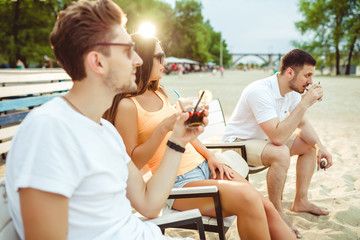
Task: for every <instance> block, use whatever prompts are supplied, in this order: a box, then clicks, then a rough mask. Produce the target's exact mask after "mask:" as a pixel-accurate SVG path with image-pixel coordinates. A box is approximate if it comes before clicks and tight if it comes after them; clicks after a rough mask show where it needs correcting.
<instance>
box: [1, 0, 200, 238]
mask: <svg viewBox="0 0 360 240" xmlns="http://www.w3.org/2000/svg"><path fill="white" fill-rule="evenodd" d="M125 23H126V16H125V14H124V13H123V11H122V10H121V8H120V7H119V6H118V5H116V4H115V3H114V2H112V1H111V0H99V1H78V2H73V3H72V4H71V5H70V6H69V7H67V8H66V10H64V11H61V12H60V13H59V15H58V18H57V21H56V23H55V26H54V28H53V30H52V32H51V35H50V42H51V45H52V47H53V49H54V52H55V56H56V58H57V59H58V61H59V62H60V64H61V65H62V67H63V68H64V69H65V70H66V72H67V73H68V74H69V75H70V76H71V78H72V79H73V87H72V88H71V90H70V91H69V92H68V93H66V95H64V96H63V97H58V98H54V99H53V100H50V101H49V102H48V103H46V104H44V105H42V106H41V107H39V108H37V109H34V110H32V111H31V112H30V113H29V114H28V115H27V117H26V118H25V120H24V121H23V122H22V123H21V125H20V128H19V130H18V132H17V133H16V134H15V137H14V139H13V142H12V147H11V150H10V152H9V155H8V157H7V162H6V176H5V177H6V191H7V195H8V200H9V208H10V213H11V217H12V219H13V222H14V225H15V228H16V230H17V232H18V233H19V235H20V238H21V239H70V240H71V239H75V240H78V239H106V240H107V239H111V240H112V239H126V240H127V239H141V240H147V239H148V240H154V239H155V240H160V239H161V240H164V239H172V238H170V237H165V236H163V235H162V233H161V230H160V228H158V227H157V226H156V225H155V224H153V223H149V222H143V221H141V220H140V219H139V218H138V217H136V216H135V215H133V214H132V207H133V208H134V209H136V210H138V212H140V213H141V214H143V215H144V216H146V217H149V218H153V217H157V216H158V214H159V212H160V210H161V209H162V207H163V205H164V204H165V202H166V200H167V198H168V194H169V192H170V190H171V188H172V186H173V184H174V181H175V178H176V172H177V170H178V166H179V163H180V160H181V156H182V153H181V151H179V149H181V148H183V147H184V146H185V145H186V143H188V142H189V141H192V140H193V139H195V137H196V136H197V135H198V134H200V133H201V132H202V130H203V128H202V127H199V128H197V129H195V130H188V129H186V128H185V124H184V122H185V121H186V119H187V118H188V114H181V113H179V114H178V113H175V114H174V115H173V122H172V124H173V126H174V131H173V132H172V134H171V136H170V137H169V140H168V143H171V145H170V146H169V147H167V148H166V150H165V154H164V157H163V161H162V162H161V165H160V167H159V171H157V172H156V173H155V174H154V176H153V177H152V178H151V179H150V180H149V181H148V182H147V183H145V182H144V180H143V178H142V175H141V174H140V172H139V171H138V169H137V167H136V166H135V165H134V163H133V162H132V161H131V159H130V157H129V156H128V154H127V153H126V149H125V145H124V143H123V140H122V138H121V136H120V135H119V133H118V132H117V130H116V129H115V128H114V126H113V125H112V124H111V123H109V122H108V121H106V120H104V119H102V118H101V116H102V115H103V113H104V112H105V110H106V109H108V108H109V107H110V105H111V102H112V100H113V98H114V96H115V95H116V94H118V93H126V92H134V91H136V90H137V85H136V83H135V79H136V77H135V72H136V67H138V66H140V65H141V64H142V60H141V58H140V57H139V56H138V54H136V53H135V52H134V44H133V41H132V40H131V37H130V35H129V34H128V33H127V32H126V30H125V28H124V25H125ZM204 121H205V122H206V121H207V120H206V113H205V118H204Z"/></svg>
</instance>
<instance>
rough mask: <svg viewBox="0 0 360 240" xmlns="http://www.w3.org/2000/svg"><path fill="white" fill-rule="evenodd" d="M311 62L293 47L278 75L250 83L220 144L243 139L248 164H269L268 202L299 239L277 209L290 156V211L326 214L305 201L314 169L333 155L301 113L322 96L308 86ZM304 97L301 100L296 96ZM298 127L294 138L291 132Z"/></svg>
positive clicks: (318, 91) (303, 113) (311, 74)
mask: <svg viewBox="0 0 360 240" xmlns="http://www.w3.org/2000/svg"><path fill="white" fill-rule="evenodd" d="M315 65H316V61H315V59H314V58H313V57H312V56H311V55H310V54H309V53H307V52H305V51H302V50H299V49H295V50H292V51H290V52H289V53H287V54H286V55H285V56H284V57H283V58H282V61H281V68H280V73H277V74H275V75H273V76H271V77H268V78H265V79H261V80H258V81H255V82H253V83H251V84H249V85H248V86H247V87H246V88H245V89H244V91H243V92H242V94H241V97H240V100H239V102H238V103H237V105H236V107H235V110H234V112H233V113H232V115H231V118H230V121H229V123H228V124H227V126H226V128H225V132H224V136H223V138H222V141H227V142H233V141H242V142H243V143H244V144H245V145H246V152H247V155H248V162H249V164H250V165H254V166H268V167H269V170H268V173H267V186H268V193H269V199H270V201H271V202H272V203H273V204H274V206H275V208H276V209H277V210H278V211H279V213H280V215H281V216H282V217H283V218H284V220H285V221H286V222H287V223H288V224H289V225H290V226H291V227H292V228H293V230H294V232H295V233H296V235H297V237H298V238H300V237H301V235H300V233H299V232H298V230H297V229H296V228H295V227H294V226H293V225H292V224H291V223H290V221H289V220H288V219H287V217H286V216H285V214H284V213H283V211H282V206H281V196H282V192H283V188H284V184H285V180H286V174H287V171H288V168H289V164H290V156H293V155H298V160H297V166H296V169H297V176H296V194H295V200H294V202H293V204H292V207H291V210H292V211H294V212H309V213H312V214H315V215H327V214H328V212H326V211H324V210H322V209H320V208H319V207H317V206H315V205H314V204H312V203H310V202H309V200H308V198H307V192H308V188H309V185H310V181H311V178H312V175H313V172H314V169H315V166H316V165H317V166H319V164H320V160H321V159H323V158H325V159H326V160H327V165H326V167H325V168H329V167H331V165H332V156H331V154H330V153H329V152H328V151H327V150H326V148H325V147H324V146H323V145H322V143H321V142H320V140H319V138H318V136H317V135H316V133H315V131H314V129H313V127H312V126H311V124H310V122H309V121H308V120H307V119H306V118H305V117H304V115H305V112H306V110H307V109H308V108H309V107H311V106H312V105H313V104H314V103H316V102H317V101H318V100H321V98H322V96H323V90H322V87H321V86H320V85H319V84H315V85H313V86H311V87H309V85H310V84H312V83H313V81H312V76H313V74H314V72H315ZM305 91H306V93H305V94H304V95H303V96H301V95H300V94H302V93H304V92H305ZM296 129H299V130H300V131H299V132H298V134H295V133H294V132H295V130H296Z"/></svg>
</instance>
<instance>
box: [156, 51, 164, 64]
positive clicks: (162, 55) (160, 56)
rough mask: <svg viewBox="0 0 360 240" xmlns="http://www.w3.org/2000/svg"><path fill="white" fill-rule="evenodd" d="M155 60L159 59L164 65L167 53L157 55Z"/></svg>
mask: <svg viewBox="0 0 360 240" xmlns="http://www.w3.org/2000/svg"><path fill="white" fill-rule="evenodd" d="M154 57H155V58H157V59H159V61H160V64H163V63H164V60H165V53H163V52H161V53H157V54H155V55H154Z"/></svg>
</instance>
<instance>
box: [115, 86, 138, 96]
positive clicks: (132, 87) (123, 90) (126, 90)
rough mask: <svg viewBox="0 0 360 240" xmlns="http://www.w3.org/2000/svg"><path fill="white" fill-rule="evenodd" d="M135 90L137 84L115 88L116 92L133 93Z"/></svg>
mask: <svg viewBox="0 0 360 240" xmlns="http://www.w3.org/2000/svg"><path fill="white" fill-rule="evenodd" d="M136 91H137V85H136V84H135V85H131V86H128V87H123V88H118V89H117V91H116V92H117V94H119V93H134V92H136Z"/></svg>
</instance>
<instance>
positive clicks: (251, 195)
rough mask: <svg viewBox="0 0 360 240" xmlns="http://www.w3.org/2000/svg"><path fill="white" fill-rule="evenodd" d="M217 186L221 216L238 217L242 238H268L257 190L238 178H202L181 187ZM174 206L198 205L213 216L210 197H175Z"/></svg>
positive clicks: (181, 208)
mask: <svg viewBox="0 0 360 240" xmlns="http://www.w3.org/2000/svg"><path fill="white" fill-rule="evenodd" d="M195 186H217V187H218V189H219V192H220V199H221V206H222V210H223V213H224V216H231V215H236V216H237V227H238V232H239V236H240V238H241V239H242V240H246V239H270V233H269V227H268V223H267V219H266V214H265V211H264V207H263V203H262V200H261V198H260V196H259V193H258V192H257V191H256V190H255V189H254V188H253V187H252V186H251V185H250V184H246V183H240V182H237V181H227V180H210V179H209V180H203V181H195V182H191V183H188V184H186V185H185V186H184V187H195ZM173 208H174V209H177V210H181V211H183V210H187V209H193V208H198V209H199V210H200V211H201V213H202V214H204V215H208V216H215V210H214V202H213V200H212V198H190V199H176V200H175V201H174V205H173Z"/></svg>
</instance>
